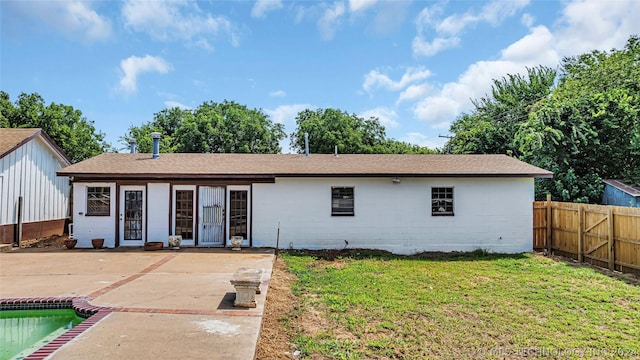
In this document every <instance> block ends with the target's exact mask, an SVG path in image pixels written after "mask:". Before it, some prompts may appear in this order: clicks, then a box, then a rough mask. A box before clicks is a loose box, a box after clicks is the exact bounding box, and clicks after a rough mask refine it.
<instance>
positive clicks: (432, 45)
mask: <svg viewBox="0 0 640 360" xmlns="http://www.w3.org/2000/svg"><path fill="white" fill-rule="evenodd" d="M459 44H460V38H458V37H457V36H454V37H450V38H441V37H439V38H435V39H433V41H431V42H428V41H426V40H424V38H423V37H422V36H416V37H415V38H414V39H413V42H412V43H411V48H412V49H413V53H414V54H416V55H422V56H431V55H435V54H437V53H439V52H440V51H442V50H445V49H449V48H452V47H456V46H458V45H459Z"/></svg>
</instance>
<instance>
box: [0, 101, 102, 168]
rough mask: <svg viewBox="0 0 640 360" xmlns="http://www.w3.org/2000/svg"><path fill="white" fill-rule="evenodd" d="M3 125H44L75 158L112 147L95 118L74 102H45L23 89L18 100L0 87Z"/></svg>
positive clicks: (25, 126) (70, 156) (37, 126)
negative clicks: (91, 119)
mask: <svg viewBox="0 0 640 360" xmlns="http://www.w3.org/2000/svg"><path fill="white" fill-rule="evenodd" d="M0 126H2V127H11V128H41V129H43V130H44V131H45V132H46V133H47V134H48V135H49V136H50V137H51V138H52V139H53V140H54V141H55V143H56V144H57V145H58V146H60V148H61V149H62V150H63V151H64V153H65V154H66V155H67V157H69V159H70V160H71V161H72V162H78V161H81V160H84V159H87V158H90V157H92V156H95V155H98V154H101V153H103V152H105V151H110V150H112V148H111V146H110V145H109V144H108V143H106V142H105V141H104V136H105V135H104V134H103V133H102V132H99V131H97V130H96V128H95V127H94V126H93V121H90V120H87V119H86V118H85V117H83V116H82V112H81V111H80V110H76V109H74V108H73V107H72V106H68V105H62V104H56V103H51V104H49V105H48V106H45V103H44V99H43V98H42V96H40V95H39V94H37V93H32V94H25V93H22V94H20V96H19V97H18V99H17V100H16V102H15V103H11V101H10V97H9V94H8V93H6V92H4V91H0Z"/></svg>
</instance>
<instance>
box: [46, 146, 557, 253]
mask: <svg viewBox="0 0 640 360" xmlns="http://www.w3.org/2000/svg"><path fill="white" fill-rule="evenodd" d="M58 175H59V176H70V177H72V179H73V188H74V193H73V201H74V204H73V209H74V214H73V218H74V229H75V230H74V233H75V234H74V235H75V237H76V238H78V240H79V241H78V246H79V247H91V241H90V240H91V239H92V238H97V237H99V238H104V239H105V246H107V247H118V246H141V245H143V243H144V242H145V241H163V242H164V243H165V245H167V239H168V236H169V235H181V236H182V239H183V241H182V245H183V246H196V247H209V246H230V240H229V239H230V237H231V236H242V237H243V238H244V243H243V245H244V246H253V247H276V239H277V234H278V231H277V230H278V226H279V227H280V238H279V247H280V248H294V249H302V248H304V249H341V248H344V247H346V246H348V247H349V248H372V249H384V250H389V251H392V252H394V253H399V254H411V253H416V252H422V251H454V250H460V251H471V250H475V249H478V248H482V249H486V250H489V251H494V252H504V253H518V252H526V251H531V250H532V233H533V230H532V223H533V213H532V212H533V208H532V202H533V201H534V181H533V180H534V178H539V177H551V176H552V173H551V172H549V171H546V170H544V169H540V168H538V167H535V166H532V165H529V164H526V163H524V162H521V161H519V160H516V159H514V158H511V157H508V156H505V155H347V154H344V155H339V156H334V155H320V154H311V155H309V156H305V155H303V154H302V155H298V154H272V155H258V154H156V156H155V157H154V156H152V155H151V154H135V153H134V154H112V153H105V154H102V155H99V156H96V157H94V158H91V159H88V160H85V161H82V162H80V163H77V164H74V165H71V166H69V167H66V168H64V169H61V170H59V171H58ZM347 244H348V245H347Z"/></svg>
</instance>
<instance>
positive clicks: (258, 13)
mask: <svg viewBox="0 0 640 360" xmlns="http://www.w3.org/2000/svg"><path fill="white" fill-rule="evenodd" d="M281 8H282V0H257V1H256V3H255V4H254V5H253V8H252V9H251V17H254V18H258V19H262V18H264V17H266V14H267V13H268V12H269V11H274V10H278V9H281Z"/></svg>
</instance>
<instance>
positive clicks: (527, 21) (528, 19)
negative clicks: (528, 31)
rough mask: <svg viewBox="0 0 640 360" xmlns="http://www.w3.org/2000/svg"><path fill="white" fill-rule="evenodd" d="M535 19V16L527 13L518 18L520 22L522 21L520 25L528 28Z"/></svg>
mask: <svg viewBox="0 0 640 360" xmlns="http://www.w3.org/2000/svg"><path fill="white" fill-rule="evenodd" d="M535 21H536V18H534V17H533V15H531V14H529V13H526V14H522V17H521V18H520V22H521V23H522V25H524V26H526V27H528V28H530V27H532V26H533V24H534V23H535Z"/></svg>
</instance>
